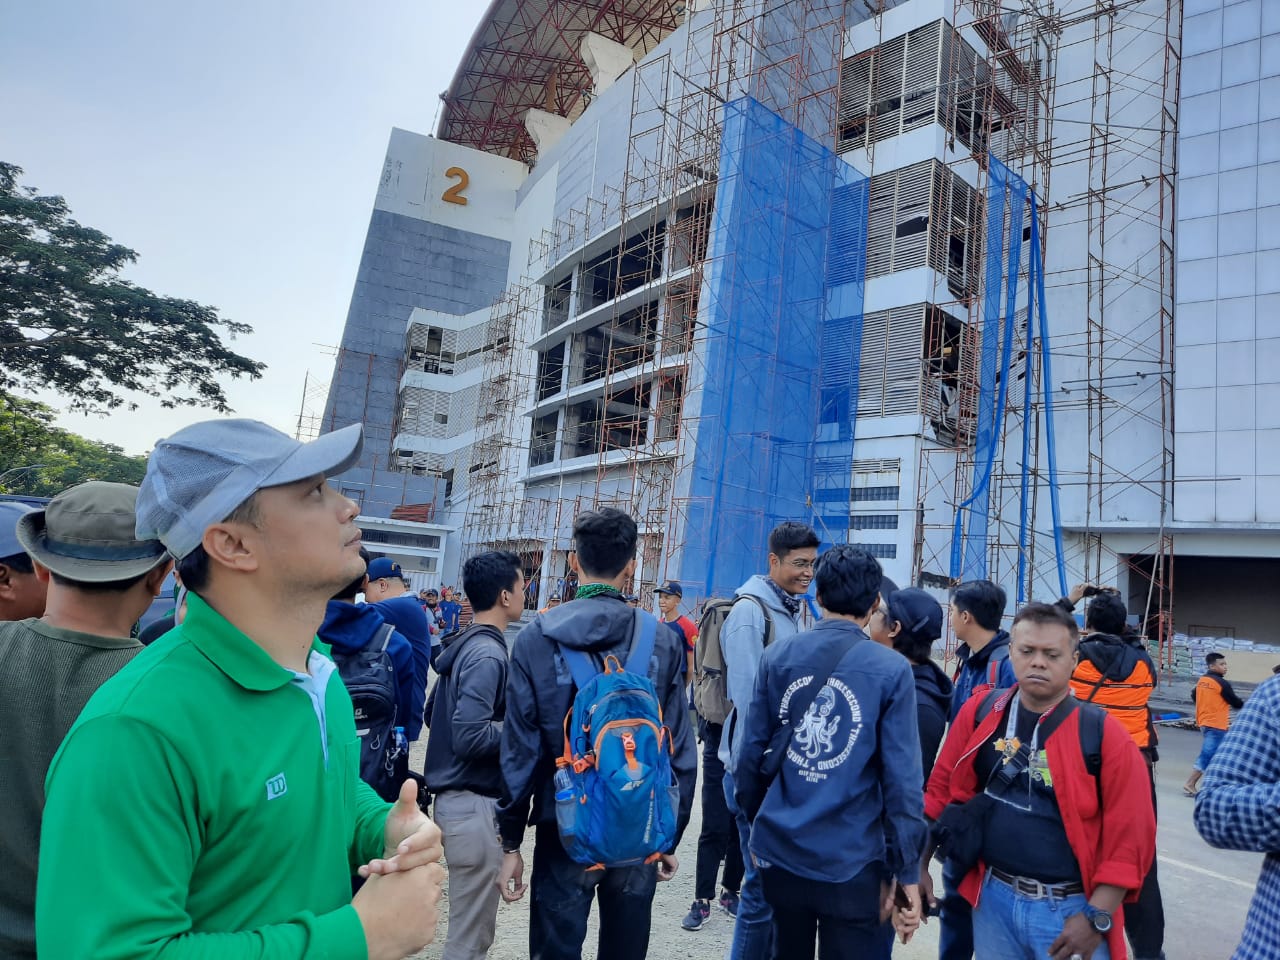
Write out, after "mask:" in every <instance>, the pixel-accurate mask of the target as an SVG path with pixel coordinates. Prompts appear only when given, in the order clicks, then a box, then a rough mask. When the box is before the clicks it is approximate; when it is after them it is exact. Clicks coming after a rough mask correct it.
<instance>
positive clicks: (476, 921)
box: [423, 550, 524, 960]
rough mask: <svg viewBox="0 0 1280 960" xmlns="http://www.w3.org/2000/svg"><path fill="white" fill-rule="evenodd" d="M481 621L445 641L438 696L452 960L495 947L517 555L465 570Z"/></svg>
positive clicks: (495, 554) (520, 591)
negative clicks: (502, 755) (497, 814)
mask: <svg viewBox="0 0 1280 960" xmlns="http://www.w3.org/2000/svg"><path fill="white" fill-rule="evenodd" d="M462 588H463V589H464V590H465V591H466V592H467V595H468V596H470V597H472V598H474V599H473V600H472V603H473V604H474V608H475V620H474V622H473V623H472V625H471V626H470V627H468V628H467V629H466V630H465V631H464V632H462V633H453V634H450V635H449V636H448V637H447V638H446V639H445V641H444V649H443V650H442V651H441V653H440V659H439V661H438V663H437V668H438V670H439V673H440V679H439V681H437V683H436V686H435V690H434V692H433V694H432V696H433V699H432V710H431V717H430V718H429V720H430V726H431V736H430V737H428V738H427V764H426V769H425V770H424V771H423V773H424V775H425V777H426V781H427V787H428V789H430V790H431V792H432V793H434V794H435V796H436V801H435V818H436V823H437V824H439V826H440V831H441V832H442V833H443V834H444V853H445V856H446V857H448V858H449V939H448V941H447V942H446V943H445V946H444V960H478V958H480V957H484V956H487V955H488V953H489V947H491V946H492V945H493V935H494V929H495V926H496V924H497V920H498V885H497V879H498V868H499V867H501V866H502V844H501V843H499V842H498V838H497V835H496V834H495V833H494V830H493V823H494V819H493V815H494V810H495V808H496V806H497V803H498V795H499V794H500V793H501V792H502V771H501V768H500V767H499V765H498V752H499V747H500V746H501V742H502V716H503V713H504V712H505V711H506V692H507V641H506V636H505V635H506V630H507V627H509V626H511V624H513V623H519V622H520V614H521V613H523V612H524V602H523V600H524V574H523V573H522V572H521V570H520V558H519V557H518V556H516V555H515V554H514V553H506V552H503V551H497V550H492V551H489V552H488V553H481V554H477V555H476V556H474V557H472V558H471V559H470V560H468V561H467V562H466V563H465V564H463V566H462Z"/></svg>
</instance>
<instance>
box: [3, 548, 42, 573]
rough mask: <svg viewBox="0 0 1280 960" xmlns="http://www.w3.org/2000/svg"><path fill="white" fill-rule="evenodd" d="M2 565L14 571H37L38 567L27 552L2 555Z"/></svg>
mask: <svg viewBox="0 0 1280 960" xmlns="http://www.w3.org/2000/svg"><path fill="white" fill-rule="evenodd" d="M0 566H6V567H8V568H9V569H10V570H12V571H13V572H14V573H35V572H36V568H35V566H34V565H32V563H31V558H30V557H29V556H27V555H26V554H25V553H15V554H12V555H10V556H8V557H0Z"/></svg>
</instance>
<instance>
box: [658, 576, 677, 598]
mask: <svg viewBox="0 0 1280 960" xmlns="http://www.w3.org/2000/svg"><path fill="white" fill-rule="evenodd" d="M653 592H654V593H665V594H667V596H670V597H683V596H684V587H682V586H680V581H679V580H668V581H667V582H666V583H664V584H663V585H662V586H660V587H656V588H655V589H654V591H653Z"/></svg>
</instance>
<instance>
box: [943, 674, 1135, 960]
mask: <svg viewBox="0 0 1280 960" xmlns="http://www.w3.org/2000/svg"><path fill="white" fill-rule="evenodd" d="M1017 689H1018V688H1017V687H1013V688H1012V689H1010V690H1008V691H1006V692H1005V694H1004V695H1002V696H1001V697H1000V698H999V699H997V701H996V703H995V704H994V706H993V709H992V710H991V712H990V713H989V714H987V716H986V718H985V719H984V720H983V721H982V724H981V725H980V726H978V728H977V729H976V730H975V729H974V717H975V715H976V714H977V711H978V706H979V705H980V704H981V703H982V701H983V699H984V697H982V696H976V697H973V698H971V699H970V700H969V702H968V703H966V704H965V705H964V706H963V707H962V708H961V709H960V713H959V715H958V716H957V717H956V719H955V721H954V722H953V723H952V724H951V730H950V732H949V733H948V734H947V740H946V742H945V743H944V744H943V745H942V753H941V754H940V755H939V757H938V762H937V763H936V764H935V765H934V767H933V775H932V776H931V777H930V778H929V786H928V788H927V790H926V792H925V800H924V812H925V815H926V816H927V817H929V819H930V820H936V819H938V816H939V815H940V814H941V813H942V808H943V807H945V806H946V805H947V804H948V803H963V802H964V801H966V800H968V799H969V798H970V797H972V796H974V795H975V794H976V793H977V792H978V776H977V773H976V772H975V771H974V757H975V755H976V753H977V751H978V749H979V748H980V747H981V746H982V745H983V744H984V743H986V741H987V739H988V738H989V737H990V736H991V735H992V734H993V733H994V732H995V731H996V728H997V727H998V726H1002V725H1003V724H1004V723H1005V722H1006V711H1007V709H1008V706H1009V701H1010V700H1011V699H1012V697H1013V696H1014V695H1015V694H1016V693H1017ZM1102 731H1103V732H1102V771H1101V774H1100V775H1099V777H1098V780H1099V782H1098V783H1097V785H1096V786H1095V783H1094V779H1093V777H1092V776H1090V774H1089V771H1088V770H1087V769H1086V768H1085V765H1084V754H1083V753H1082V751H1081V748H1080V712H1079V711H1078V710H1077V711H1076V712H1075V713H1073V714H1072V715H1071V716H1070V717H1068V718H1067V719H1066V720H1065V721H1064V722H1063V724H1062V725H1061V726H1060V727H1058V729H1057V730H1055V731H1054V732H1053V734H1051V735H1050V737H1049V739H1048V740H1047V741H1045V746H1044V749H1045V753H1046V755H1047V757H1048V761H1049V772H1050V773H1051V774H1052V776H1053V789H1054V792H1055V793H1056V794H1057V798H1058V808H1059V810H1061V812H1062V821H1063V826H1064V827H1065V828H1066V832H1067V842H1068V843H1069V844H1071V851H1072V852H1073V853H1074V854H1075V857H1076V862H1077V863H1078V864H1079V865H1080V876H1081V878H1082V879H1083V880H1084V889H1085V896H1092V895H1093V891H1094V888H1096V887H1097V886H1098V885H1099V884H1111V885H1114V886H1117V887H1124V888H1125V890H1127V891H1128V893H1127V894H1126V896H1125V899H1126V900H1136V899H1137V896H1138V889H1139V888H1140V887H1141V886H1142V881H1143V878H1144V877H1146V875H1147V871H1148V870H1149V869H1150V868H1151V861H1152V859H1153V858H1154V857H1155V852H1156V817H1155V810H1154V808H1153V807H1152V804H1151V781H1150V779H1149V776H1148V774H1147V767H1146V763H1145V761H1144V760H1143V759H1142V754H1140V753H1139V752H1138V748H1137V747H1136V746H1135V745H1134V742H1133V738H1132V737H1130V736H1129V734H1128V733H1126V732H1125V729H1124V727H1123V726H1121V724H1120V722H1119V721H1117V720H1116V719H1115V718H1114V717H1112V716H1111V715H1110V714H1108V715H1107V716H1106V718H1105V720H1104V722H1103V726H1102ZM1099 794H1101V798H1102V804H1101V809H1100V808H1099V803H1098V799H1099ZM997 815H998V814H997ZM985 872H986V866H985V865H984V864H982V863H979V864H978V865H977V866H976V867H974V868H973V870H971V871H969V873H968V875H967V876H965V878H964V880H963V882H962V883H961V884H960V894H961V895H962V896H963V897H964V898H965V899H966V900H968V901H969V902H970V903H972V904H973V905H974V906H977V904H978V893H979V891H980V889H981V887H982V877H983V875H984V873H985ZM1107 946H1108V947H1109V948H1110V950H1111V956H1112V960H1124V958H1125V957H1126V956H1128V954H1127V953H1126V951H1125V942H1124V917H1123V915H1122V911H1119V910H1117V911H1116V915H1115V917H1114V923H1113V925H1112V927H1111V933H1110V934H1108V935H1107Z"/></svg>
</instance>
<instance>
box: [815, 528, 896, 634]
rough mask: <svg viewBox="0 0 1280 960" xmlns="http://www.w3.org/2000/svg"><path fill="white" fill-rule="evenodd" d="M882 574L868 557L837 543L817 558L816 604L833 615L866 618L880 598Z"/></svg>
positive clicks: (875, 561)
mask: <svg viewBox="0 0 1280 960" xmlns="http://www.w3.org/2000/svg"><path fill="white" fill-rule="evenodd" d="M883 576H884V571H882V570H881V569H880V562H879V561H878V560H876V558H875V557H873V556H872V555H871V554H869V553H867V551H865V550H863V549H862V548H861V547H856V546H854V545H853V544H849V543H838V544H836V545H835V546H834V547H832V548H831V549H830V550H828V551H827V552H826V553H824V554H823V555H822V556H820V557H819V558H818V562H817V564H816V565H815V566H814V571H813V580H814V583H815V584H816V585H817V591H818V603H819V604H820V605H821V606H822V607H823V608H824V609H826V610H830V611H831V612H832V613H843V614H846V615H848V616H853V617H865V616H866V615H867V613H868V612H869V611H870V610H871V607H872V605H873V604H875V602H876V597H878V596H879V595H880V579H881V577H883Z"/></svg>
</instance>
